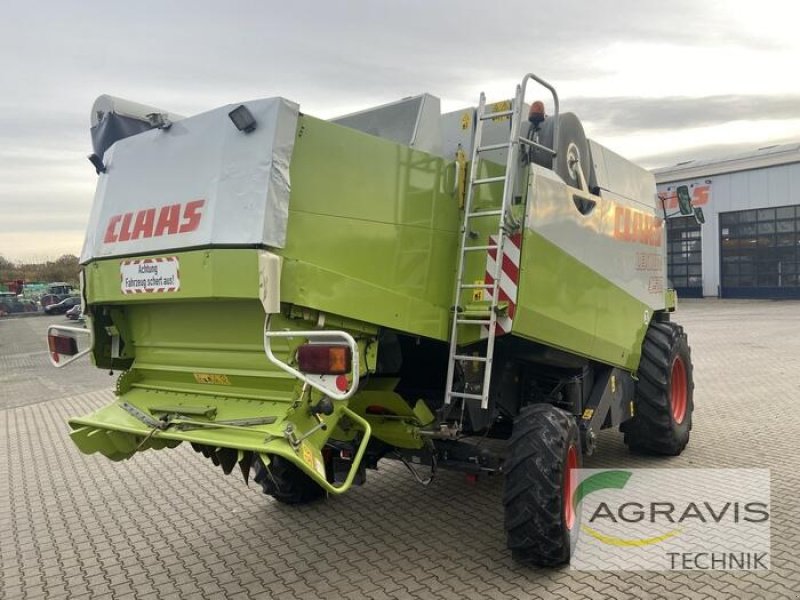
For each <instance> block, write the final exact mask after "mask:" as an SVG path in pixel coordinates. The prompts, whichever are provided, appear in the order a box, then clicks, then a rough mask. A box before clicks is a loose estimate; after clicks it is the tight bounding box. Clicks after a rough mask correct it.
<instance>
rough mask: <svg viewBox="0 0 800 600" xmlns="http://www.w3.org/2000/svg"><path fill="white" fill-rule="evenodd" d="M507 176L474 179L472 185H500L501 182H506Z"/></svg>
mask: <svg viewBox="0 0 800 600" xmlns="http://www.w3.org/2000/svg"><path fill="white" fill-rule="evenodd" d="M505 180H506V176H505V175H500V176H498V177H484V178H483V179H474V180H473V181H472V185H484V184H486V183H500V182H501V181H505Z"/></svg>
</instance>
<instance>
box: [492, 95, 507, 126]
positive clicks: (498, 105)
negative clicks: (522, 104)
mask: <svg viewBox="0 0 800 600" xmlns="http://www.w3.org/2000/svg"><path fill="white" fill-rule="evenodd" d="M504 110H511V101H510V100H503V101H502V102H495V103H494V104H492V112H502V111H504ZM510 118H511V117H509V116H508V115H505V116H504V117H495V118H493V119H492V121H494V122H497V121H508V120H509V119H510Z"/></svg>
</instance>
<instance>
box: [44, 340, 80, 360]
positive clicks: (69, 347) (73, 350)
mask: <svg viewBox="0 0 800 600" xmlns="http://www.w3.org/2000/svg"><path fill="white" fill-rule="evenodd" d="M47 346H48V348H49V349H50V355H51V356H52V357H53V360H54V361H56V362H58V357H59V356H61V355H63V356H75V355H76V354H77V353H78V342H77V340H76V339H75V338H71V337H67V336H64V335H52V334H51V335H48V336H47Z"/></svg>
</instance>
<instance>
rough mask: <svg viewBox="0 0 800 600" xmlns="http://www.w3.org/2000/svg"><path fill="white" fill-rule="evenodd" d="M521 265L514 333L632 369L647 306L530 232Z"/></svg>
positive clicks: (526, 237)
mask: <svg viewBox="0 0 800 600" xmlns="http://www.w3.org/2000/svg"><path fill="white" fill-rule="evenodd" d="M520 263H521V265H522V268H521V269H520V282H519V298H520V299H521V301H520V302H519V303H518V305H517V311H516V316H515V317H514V328H513V333H514V334H516V335H519V336H520V337H524V338H527V339H531V340H534V341H537V342H541V343H543V344H547V345H549V346H553V347H555V348H559V349H562V350H566V351H567V352H572V353H574V354H579V355H581V356H585V357H588V358H593V359H595V360H598V361H601V362H604V363H607V364H610V365H616V366H619V367H622V368H625V369H628V370H630V371H634V370H636V367H637V366H638V364H639V358H640V356H641V344H642V340H643V339H644V334H645V332H646V331H647V325H648V321H645V320H644V319H643V315H645V314H648V313H649V310H648V307H647V305H645V304H643V303H641V302H639V301H638V300H636V299H635V298H634V297H632V296H631V295H630V294H628V293H627V292H625V291H624V290H621V289H620V288H618V287H617V286H615V285H614V284H613V283H611V282H610V281H608V280H607V279H605V278H604V277H602V276H601V275H599V274H598V273H596V272H595V271H593V270H591V269H589V268H588V267H586V265H584V264H583V263H581V262H580V261H579V260H577V259H576V258H574V257H572V256H570V255H569V254H567V253H566V252H565V251H563V250H562V249H560V248H559V247H558V246H556V245H555V244H553V243H551V242H549V241H547V240H545V239H544V238H543V237H542V236H541V235H539V234H537V233H535V232H533V231H530V230H527V231H526V232H525V237H524V239H523V242H522V258H521V261H520Z"/></svg>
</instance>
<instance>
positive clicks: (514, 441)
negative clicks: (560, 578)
mask: <svg viewBox="0 0 800 600" xmlns="http://www.w3.org/2000/svg"><path fill="white" fill-rule="evenodd" d="M509 450H510V452H509V455H508V458H507V459H506V463H505V466H504V471H505V478H506V479H505V493H504V495H503V504H504V506H505V529H506V535H507V542H508V547H509V549H510V550H511V554H512V556H513V558H514V560H517V561H519V562H522V563H528V564H533V565H537V566H542V567H554V566H557V565H561V564H564V563H566V562H569V559H570V556H571V554H572V547H573V541H574V540H575V535H574V534H577V530H578V515H577V514H576V513H575V511H574V509H573V506H572V493H573V491H574V489H575V483H576V481H577V471H576V469H578V468H580V465H581V451H580V442H579V438H578V427H577V425H576V423H575V418H574V417H573V416H572V415H570V414H569V413H567V412H565V411H563V410H561V409H558V408H556V407H554V406H551V405H550V404H532V405H529V406H526V407H524V408H523V409H522V411H521V412H520V414H519V415H518V416H517V418H516V419H515V420H514V430H513V432H512V435H511V441H510V447H509Z"/></svg>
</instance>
